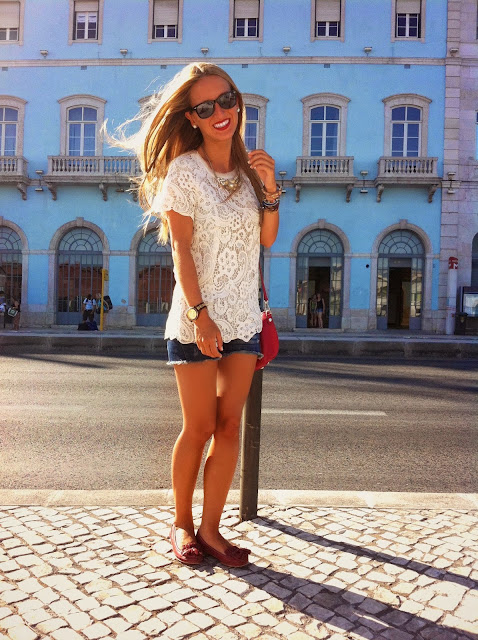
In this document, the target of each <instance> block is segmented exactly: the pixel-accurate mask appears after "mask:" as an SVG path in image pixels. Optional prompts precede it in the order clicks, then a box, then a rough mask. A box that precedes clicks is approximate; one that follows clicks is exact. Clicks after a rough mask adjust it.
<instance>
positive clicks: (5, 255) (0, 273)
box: [0, 227, 22, 304]
mask: <svg viewBox="0 0 478 640" xmlns="http://www.w3.org/2000/svg"><path fill="white" fill-rule="evenodd" d="M21 296H22V241H21V239H20V236H19V235H18V233H17V232H16V231H14V230H13V229H10V228H9V227H0V303H2V302H6V303H7V304H10V302H11V301H12V300H13V299H14V298H15V299H16V300H19V301H20V302H21Z"/></svg>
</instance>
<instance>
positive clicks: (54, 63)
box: [1, 56, 459, 68]
mask: <svg viewBox="0 0 478 640" xmlns="http://www.w3.org/2000/svg"><path fill="white" fill-rule="evenodd" d="M196 60H197V56H196V57H194V58H179V57H178V58H135V59H130V58H128V59H121V60H120V59H118V58H102V59H98V58H78V59H71V60H68V59H63V60H2V62H1V65H2V66H4V67H12V68H13V67H50V68H51V67H79V66H88V67H143V66H144V67H149V66H158V65H174V66H183V65H187V64H189V63H191V62H195V61H196ZM458 60H459V59H458V58H453V62H454V64H456V63H457V61H458ZM207 61H208V62H211V63H214V64H218V65H229V64H237V65H239V64H253V65H265V64H280V65H284V64H292V65H297V64H364V65H400V66H401V65H404V64H409V65H418V66H435V67H441V66H444V65H445V64H446V63H447V61H448V59H446V58H405V57H403V58H392V57H376V58H370V57H364V56H297V57H294V58H292V57H289V56H288V57H285V56H271V57H267V56H262V57H250V58H248V57H244V58H207Z"/></svg>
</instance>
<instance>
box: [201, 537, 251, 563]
mask: <svg viewBox="0 0 478 640" xmlns="http://www.w3.org/2000/svg"><path fill="white" fill-rule="evenodd" d="M196 540H197V541H198V544H199V545H200V547H201V549H202V550H203V551H204V553H207V554H208V555H210V556H212V557H213V558H216V560H219V562H221V563H222V564H225V565H226V567H245V566H246V564H249V554H250V552H251V551H250V549H241V548H240V547H234V546H230V547H229V548H228V549H226V552H225V553H221V552H220V551H218V550H217V549H214V547H211V546H210V545H208V544H207V542H204V539H203V537H202V536H201V534H200V533H199V531H198V532H197V533H196Z"/></svg>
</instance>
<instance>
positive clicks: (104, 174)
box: [44, 156, 140, 200]
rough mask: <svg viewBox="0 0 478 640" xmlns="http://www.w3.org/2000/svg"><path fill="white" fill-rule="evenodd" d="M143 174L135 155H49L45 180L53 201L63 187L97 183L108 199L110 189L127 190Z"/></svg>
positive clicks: (104, 197) (104, 198) (104, 196)
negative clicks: (132, 181)
mask: <svg viewBox="0 0 478 640" xmlns="http://www.w3.org/2000/svg"><path fill="white" fill-rule="evenodd" d="M139 174H140V167H139V162H138V160H137V158H135V157H132V156H48V173H46V174H45V176H44V180H45V184H46V185H47V187H48V189H49V190H50V191H51V193H52V196H53V200H56V190H57V187H58V185H59V184H76V185H78V184H97V185H98V187H99V189H100V191H101V193H102V194H103V200H107V199H108V194H107V189H108V186H116V187H117V188H118V190H124V186H125V185H128V184H129V183H130V182H131V179H132V178H134V177H135V176H137V175H139Z"/></svg>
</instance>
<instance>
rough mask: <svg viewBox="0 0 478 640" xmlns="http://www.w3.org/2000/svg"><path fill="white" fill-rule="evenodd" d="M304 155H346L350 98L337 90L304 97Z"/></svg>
mask: <svg viewBox="0 0 478 640" xmlns="http://www.w3.org/2000/svg"><path fill="white" fill-rule="evenodd" d="M302 102H303V104H304V109H303V118H304V133H303V139H302V155H303V156H328V157H331V156H344V155H345V140H346V138H345V134H346V126H347V106H348V103H349V99H348V98H346V97H345V96H340V95H337V94H335V93H318V94H315V95H312V96H308V97H307V98H303V99H302Z"/></svg>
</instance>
